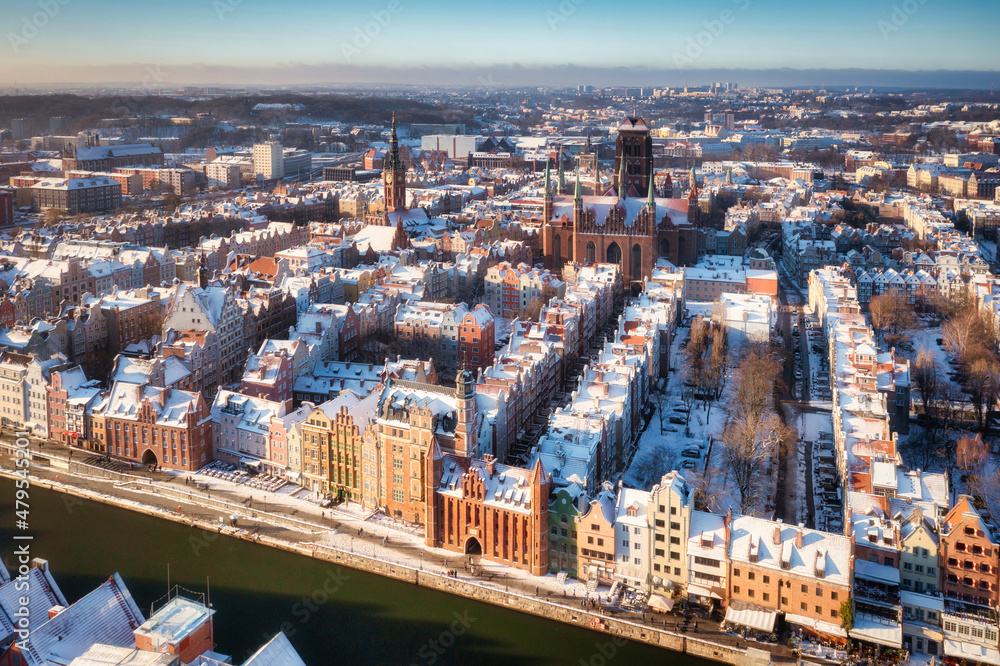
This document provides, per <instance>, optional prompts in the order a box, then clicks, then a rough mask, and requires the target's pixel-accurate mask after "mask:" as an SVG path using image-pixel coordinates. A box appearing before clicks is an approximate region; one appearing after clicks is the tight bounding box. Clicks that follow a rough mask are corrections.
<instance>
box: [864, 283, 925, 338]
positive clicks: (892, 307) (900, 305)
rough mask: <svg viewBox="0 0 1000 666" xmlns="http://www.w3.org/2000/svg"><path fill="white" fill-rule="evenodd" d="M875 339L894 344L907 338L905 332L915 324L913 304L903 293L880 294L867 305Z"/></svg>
mask: <svg viewBox="0 0 1000 666" xmlns="http://www.w3.org/2000/svg"><path fill="white" fill-rule="evenodd" d="M868 309H869V314H870V316H871V324H872V329H874V331H875V336H876V339H878V340H881V341H882V342H883V343H885V344H887V345H890V346H895V345H897V344H899V343H900V342H902V341H903V340H905V339H906V338H907V336H906V332H907V331H909V330H910V329H912V328H914V327H915V326H916V325H917V317H916V314H915V313H914V312H913V306H912V305H910V303H909V302H908V301H907V300H906V296H904V295H903V294H881V295H879V296H876V297H875V298H873V299H872V300H871V303H870V304H869V306H868Z"/></svg>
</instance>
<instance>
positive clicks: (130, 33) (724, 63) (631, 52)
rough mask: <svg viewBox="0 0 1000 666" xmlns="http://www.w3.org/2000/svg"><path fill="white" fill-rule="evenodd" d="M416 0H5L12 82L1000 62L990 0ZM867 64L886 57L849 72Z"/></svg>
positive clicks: (3, 74)
mask: <svg viewBox="0 0 1000 666" xmlns="http://www.w3.org/2000/svg"><path fill="white" fill-rule="evenodd" d="M411 2H412V0H375V1H373V2H362V3H350V4H344V3H331V2H326V1H320V0H299V1H298V2H296V3H293V4H290V5H287V6H285V5H276V4H275V3H273V2H267V1H266V0H172V1H171V2H169V3H157V2H143V3H135V2H124V1H122V0H88V1H87V2H81V1H79V0H77V1H75V2H74V1H71V0H51V5H49V4H48V3H44V2H42V3H40V2H39V0H8V1H7V2H4V3H2V6H0V25H3V26H4V27H5V28H6V30H5V31H4V37H5V38H4V40H3V41H4V42H5V43H0V85H5V86H10V85H13V84H15V83H17V84H18V85H24V86H30V85H32V84H55V83H64V82H70V81H72V82H73V83H75V84H77V85H80V84H102V83H121V84H132V85H143V86H146V87H170V86H176V85H197V84H216V85H282V84H285V85H310V84H336V83H347V84H362V83H380V84H392V83H419V84H427V85H435V84H437V85H441V84H452V85H469V86H476V85H480V86H495V87H504V86H517V85H577V84H592V85H613V84H620V85H694V84H697V83H704V82H706V81H707V79H706V78H705V76H711V77H714V76H720V75H722V74H723V73H725V77H726V79H728V80H736V81H737V82H739V83H741V84H744V85H822V84H828V85H893V84H892V83H891V80H892V78H893V77H892V76H889V77H885V76H884V75H880V74H879V72H890V71H892V72H895V71H901V72H908V73H909V74H907V75H904V77H903V78H904V80H905V81H904V82H902V83H900V85H910V86H917V85H928V86H933V87H950V86H954V87H979V88H989V87H990V81H991V78H992V75H993V72H995V71H997V70H998V69H1000V50H998V49H995V48H991V47H990V45H991V44H992V43H993V41H994V34H995V32H996V27H997V25H998V23H1000V21H998V19H1000V11H998V6H997V4H996V3H995V2H989V1H988V0H962V1H959V2H950V3H927V2H926V0H900V1H898V2H886V1H881V0H880V1H876V2H871V1H862V0H845V1H844V2H840V3H837V4H836V6H835V7H834V8H832V9H831V6H830V5H827V4H818V3H817V4H813V3H799V2H795V3H792V2H787V1H781V0H717V1H716V2H711V3H672V4H669V5H664V4H663V3H654V2H651V1H648V0H636V1H635V2H631V3H629V4H628V5H622V4H618V3H611V2H607V1H605V0H558V1H557V0H550V1H548V2H546V1H544V0H543V1H542V2H528V1H526V0H510V1H508V2H503V3H493V4H492V5H479V6H476V7H475V8H474V9H472V10H470V8H469V5H468V4H467V3H459V2H456V1H454V0H437V1H435V2H423V3H413V4H411ZM637 33H639V34H637ZM977 45H978V46H979V47H978V48H977ZM622 68H624V69H622ZM799 70H818V71H817V72H816V74H815V75H816V76H818V77H819V79H820V80H811V81H803V80H802V77H801V73H800V72H799ZM826 70H830V71H831V74H830V76H831V80H822V79H823V72H824V71H826ZM853 70H871V72H872V73H860V74H857V75H856V80H845V79H844V78H843V77H842V76H841V74H842V73H843V72H845V71H853ZM782 71H784V72H786V73H787V74H786V78H787V79H788V81H781V80H780V79H781V76H780V75H776V74H775V73H776V72H782ZM947 71H957V72H961V76H959V77H958V80H956V81H955V82H954V83H950V82H949V81H948V75H947V74H944V73H942V72H947ZM741 72H746V74H747V76H741ZM641 73H646V75H647V78H646V79H644V80H639V79H640V77H639V76H637V75H638V74H641ZM764 73H767V74H764ZM924 73H926V74H927V75H928V76H923V74H924ZM970 73H971V74H972V76H970V75H969V74H970ZM747 77H749V78H747ZM755 78H756V79H759V80H755ZM882 79H888V80H885V81H882ZM924 80H926V81H927V83H923V84H921V83H920V82H921V81H924Z"/></svg>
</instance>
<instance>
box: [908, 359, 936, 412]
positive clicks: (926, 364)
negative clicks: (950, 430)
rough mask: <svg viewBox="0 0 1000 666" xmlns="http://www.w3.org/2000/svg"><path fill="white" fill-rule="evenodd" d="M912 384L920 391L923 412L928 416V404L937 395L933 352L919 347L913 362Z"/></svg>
mask: <svg viewBox="0 0 1000 666" xmlns="http://www.w3.org/2000/svg"><path fill="white" fill-rule="evenodd" d="M913 385H914V386H915V387H916V388H917V390H918V391H920V403H921V405H922V406H923V408H924V414H925V415H926V416H928V417H929V416H930V411H929V409H930V405H931V404H932V403H933V402H934V401H935V400H936V399H937V397H938V365H937V361H936V360H935V358H934V354H933V353H931V352H930V351H928V350H927V349H926V348H924V347H921V348H920V351H919V352H917V358H916V360H915V361H914V362H913Z"/></svg>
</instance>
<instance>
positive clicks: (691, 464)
mask: <svg viewBox="0 0 1000 666" xmlns="http://www.w3.org/2000/svg"><path fill="white" fill-rule="evenodd" d="M695 467H697V465H696V464H695V462H694V461H693V460H685V461H684V462H682V463H681V469H694V468H695Z"/></svg>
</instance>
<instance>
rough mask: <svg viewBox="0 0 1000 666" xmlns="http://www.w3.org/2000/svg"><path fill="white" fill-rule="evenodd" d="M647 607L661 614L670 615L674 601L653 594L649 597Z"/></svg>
mask: <svg viewBox="0 0 1000 666" xmlns="http://www.w3.org/2000/svg"><path fill="white" fill-rule="evenodd" d="M646 605H647V606H649V607H650V608H652V609H653V610H655V611H659V612H661V613H669V612H670V611H671V610H673V607H674V600H673V599H664V598H663V597H661V596H660V595H658V594H651V595H649V602H648V603H647V604H646Z"/></svg>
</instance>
